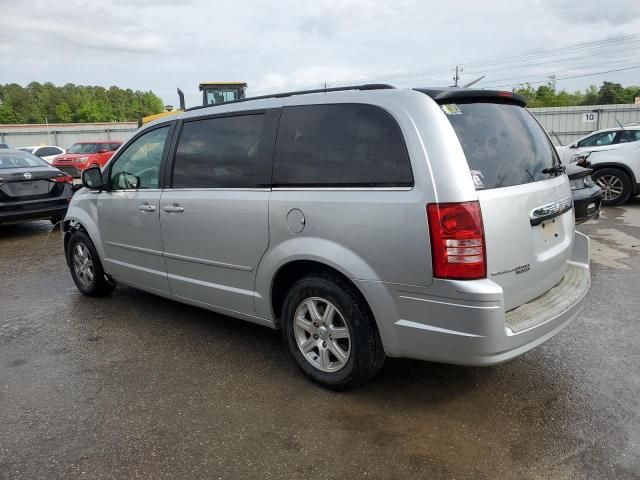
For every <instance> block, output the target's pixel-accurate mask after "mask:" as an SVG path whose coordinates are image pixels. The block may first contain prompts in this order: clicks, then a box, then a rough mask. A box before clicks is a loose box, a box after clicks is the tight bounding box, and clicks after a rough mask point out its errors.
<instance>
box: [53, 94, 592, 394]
mask: <svg viewBox="0 0 640 480" xmlns="http://www.w3.org/2000/svg"><path fill="white" fill-rule="evenodd" d="M524 107H525V100H524V99H523V98H522V97H520V96H518V95H516V94H513V93H511V92H502V91H488V90H472V89H463V88H433V89H396V88H393V87H390V86H387V85H363V86H356V87H347V88H335V89H326V90H321V91H305V92H293V93H286V94H277V95H273V96H267V97H258V98H254V99H245V100H240V101H235V102H228V103H225V104H220V105H217V106H212V107H206V108H194V109H190V110H187V111H185V112H183V113H181V114H179V115H175V116H171V117H165V118H163V119H161V120H159V121H157V122H155V123H152V124H149V125H146V126H144V127H143V128H141V129H140V130H139V131H138V132H137V133H136V134H135V135H134V136H133V138H132V139H131V140H129V141H128V142H127V143H126V144H125V145H123V146H122V147H121V148H120V149H119V150H118V152H117V153H116V154H115V155H114V156H113V158H112V159H111V161H110V162H109V163H108V165H107V166H106V167H105V168H104V169H103V171H102V172H101V171H100V170H99V169H89V170H86V171H84V172H83V183H84V186H85V188H84V189H82V190H80V191H78V192H77V193H76V195H75V196H74V198H73V200H72V202H71V204H70V206H69V210H68V213H67V216H66V219H65V221H64V224H63V228H64V230H65V232H66V234H65V237H64V248H65V253H66V258H67V262H68V265H69V268H70V271H71V275H72V276H73V279H74V281H75V283H76V285H77V286H78V288H79V289H80V291H81V292H82V293H84V294H86V295H89V296H99V295H105V294H108V293H110V292H111V291H112V290H113V288H114V287H115V285H116V283H119V284H123V285H128V286H131V287H135V288H139V289H142V290H145V291H148V292H152V293H155V294H158V295H161V296H164V297H167V298H171V299H174V300H177V301H180V302H184V303H188V304H191V305H196V306H200V307H203V308H207V309H210V310H213V311H216V312H220V313H223V314H226V315H230V316H232V317H236V318H239V319H242V320H247V321H250V322H254V323H258V324H260V325H264V326H267V327H270V328H276V329H280V330H281V331H282V335H283V338H284V341H285V342H286V345H287V346H288V349H289V351H290V353H291V355H292V356H293V358H294V359H295V361H296V363H297V365H298V366H299V367H300V369H301V370H302V371H303V372H304V373H305V374H306V375H308V376H309V377H310V378H311V379H313V380H314V381H316V382H319V383H321V384H323V385H325V386H328V387H330V388H334V389H343V388H348V387H350V386H353V385H356V384H358V383H361V382H363V381H365V380H367V379H369V378H370V377H372V376H373V375H374V374H375V373H376V372H377V371H378V370H379V369H380V368H381V366H382V364H383V362H384V359H385V357H387V356H389V357H407V358H414V359H421V360H429V361H436V362H446V363H454V364H461V365H492V364H497V363H500V362H504V361H507V360H510V359H512V358H514V357H516V356H518V355H521V354H523V353H524V352H526V351H528V350H529V349H531V348H533V347H535V346H537V345H539V344H541V343H542V342H544V341H546V340H548V339H549V338H551V337H552V336H553V335H555V334H556V333H558V332H559V331H560V330H562V329H563V328H564V327H565V326H566V325H567V324H568V323H569V322H570V321H571V320H572V319H573V318H574V317H576V315H577V314H578V312H579V311H580V308H581V307H582V304H583V301H584V298H585V296H586V294H587V291H588V289H589V285H590V273H589V239H588V237H586V236H585V235H582V234H580V233H578V232H576V231H575V228H574V218H573V212H572V200H571V190H570V188H569V181H568V179H567V177H566V175H565V174H564V169H563V167H562V165H561V163H560V161H559V159H558V155H557V153H556V151H555V149H554V148H553V146H552V144H551V142H550V141H549V138H548V137H547V135H546V133H545V132H544V130H543V129H542V128H541V127H540V125H539V124H538V123H537V122H536V120H535V119H534V118H533V116H532V115H531V114H530V113H529V112H528V111H527V110H526V109H525V108H524Z"/></svg>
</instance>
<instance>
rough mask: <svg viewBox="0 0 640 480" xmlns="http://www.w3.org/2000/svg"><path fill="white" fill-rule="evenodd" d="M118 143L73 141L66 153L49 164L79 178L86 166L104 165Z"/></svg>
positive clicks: (109, 141) (113, 141)
mask: <svg viewBox="0 0 640 480" xmlns="http://www.w3.org/2000/svg"><path fill="white" fill-rule="evenodd" d="M120 145H122V142H120V141H118V140H105V141H100V142H78V143H74V144H73V145H72V146H71V148H70V149H69V150H67V153H63V154H62V155H58V156H57V157H56V158H54V159H53V162H51V165H52V166H54V167H56V168H57V169H59V170H62V171H63V172H65V173H68V174H69V175H71V176H73V177H74V178H79V177H80V174H81V173H82V171H83V170H84V169H86V168H89V167H95V166H98V167H100V168H102V167H104V166H105V164H106V163H107V162H108V161H109V159H110V158H111V157H112V156H113V154H114V152H115V151H116V150H117V149H118V148H119V147H120Z"/></svg>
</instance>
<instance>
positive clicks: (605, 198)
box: [591, 168, 631, 207]
mask: <svg viewBox="0 0 640 480" xmlns="http://www.w3.org/2000/svg"><path fill="white" fill-rule="evenodd" d="M591 177H592V178H593V181H594V182H595V183H596V185H598V186H599V187H600V188H601V189H602V204H603V205H605V206H608V207H611V206H615V205H621V204H623V203H624V202H626V201H627V200H628V199H629V197H630V196H631V178H629V175H627V174H626V173H625V172H623V171H622V170H619V169H617V168H602V169H600V170H596V171H595V172H593V174H592V175H591Z"/></svg>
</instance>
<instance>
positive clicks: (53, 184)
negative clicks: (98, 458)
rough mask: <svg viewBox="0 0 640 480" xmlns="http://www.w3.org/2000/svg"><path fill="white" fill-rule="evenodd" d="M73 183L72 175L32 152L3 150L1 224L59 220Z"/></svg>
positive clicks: (0, 199)
mask: <svg viewBox="0 0 640 480" xmlns="http://www.w3.org/2000/svg"><path fill="white" fill-rule="evenodd" d="M72 182H73V178H71V177H70V176H69V175H66V174H65V173H63V172H61V171H60V170H58V169H57V168H53V167H52V166H51V165H49V164H48V163H47V162H45V161H44V160H42V159H41V158H39V157H36V156H35V155H33V154H31V153H28V152H23V151H21V150H12V149H4V150H0V224H4V223H16V222H23V221H27V220H44V219H49V220H51V222H52V223H54V224H55V223H58V222H60V221H61V220H62V219H63V218H64V215H65V213H66V212H67V207H68V206H69V200H71V196H72V195H73V192H72V189H71V183H72Z"/></svg>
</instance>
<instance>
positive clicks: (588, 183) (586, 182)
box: [584, 175, 596, 188]
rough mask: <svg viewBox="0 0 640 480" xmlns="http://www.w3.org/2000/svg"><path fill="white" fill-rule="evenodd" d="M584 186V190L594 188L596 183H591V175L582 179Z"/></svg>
mask: <svg viewBox="0 0 640 480" xmlns="http://www.w3.org/2000/svg"><path fill="white" fill-rule="evenodd" d="M584 186H585V187H586V188H591V187H595V186H596V183H595V182H594V181H593V178H591V175H587V176H586V177H584Z"/></svg>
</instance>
